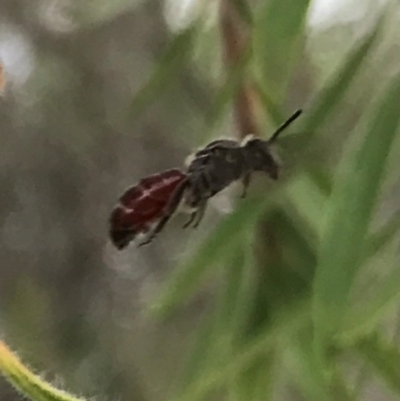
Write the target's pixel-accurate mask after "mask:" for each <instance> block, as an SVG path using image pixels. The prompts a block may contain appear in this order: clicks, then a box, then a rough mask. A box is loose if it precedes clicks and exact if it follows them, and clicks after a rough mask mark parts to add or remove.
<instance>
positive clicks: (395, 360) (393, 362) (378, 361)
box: [357, 335, 400, 396]
mask: <svg viewBox="0 0 400 401" xmlns="http://www.w3.org/2000/svg"><path fill="white" fill-rule="evenodd" d="M357 349H358V352H359V353H360V354H361V355H362V356H363V357H364V358H365V359H366V360H367V361H368V362H369V363H370V364H371V366H372V367H373V368H374V369H375V371H376V372H377V373H378V374H379V375H380V376H381V377H382V379H384V380H385V382H386V384H387V385H388V386H389V387H390V388H391V389H392V390H394V391H395V392H396V393H397V395H398V396H400V350H399V349H398V348H397V347H396V346H395V345H394V344H390V343H389V342H388V341H386V340H385V339H383V338H382V337H380V336H378V335H374V336H371V337H369V338H367V339H365V340H363V341H362V342H361V343H360V344H359V345H358V347H357Z"/></svg>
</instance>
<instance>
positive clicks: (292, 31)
mask: <svg viewBox="0 0 400 401" xmlns="http://www.w3.org/2000/svg"><path fill="white" fill-rule="evenodd" d="M309 3H310V1H309V0H296V1H293V0H270V1H268V2H265V3H264V4H263V5H262V7H261V8H260V10H258V11H257V18H256V24H255V29H254V57H255V61H256V67H257V68H259V69H260V72H261V76H262V77H263V83H264V85H265V87H266V88H268V92H269V94H270V96H271V98H272V99H273V101H274V103H275V104H280V103H281V101H282V99H283V95H284V93H285V90H286V86H287V84H288V81H289V79H290V74H291V71H292V69H293V66H294V62H295V59H296V57H297V56H298V55H299V53H300V47H299V39H302V36H303V33H304V25H305V24H304V23H305V18H306V14H307V10H308V6H309Z"/></svg>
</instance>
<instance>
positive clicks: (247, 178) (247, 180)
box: [241, 173, 251, 198]
mask: <svg viewBox="0 0 400 401" xmlns="http://www.w3.org/2000/svg"><path fill="white" fill-rule="evenodd" d="M250 179H251V174H250V173H246V174H245V175H244V177H243V179H242V184H243V191H242V195H241V198H245V197H246V196H247V189H248V188H249V185H250Z"/></svg>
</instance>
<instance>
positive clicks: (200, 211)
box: [193, 201, 207, 228]
mask: <svg viewBox="0 0 400 401" xmlns="http://www.w3.org/2000/svg"><path fill="white" fill-rule="evenodd" d="M206 209H207V201H203V202H202V203H201V204H200V205H199V208H198V209H197V211H196V215H195V218H196V221H195V222H194V224H193V228H197V227H198V226H199V224H200V223H201V221H202V220H203V217H204V213H205V211H206ZM193 220H194V219H193Z"/></svg>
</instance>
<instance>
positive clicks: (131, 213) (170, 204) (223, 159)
mask: <svg viewBox="0 0 400 401" xmlns="http://www.w3.org/2000/svg"><path fill="white" fill-rule="evenodd" d="M301 113H302V111H301V110H298V111H296V112H295V113H294V114H293V115H292V116H291V117H290V118H289V119H288V120H287V121H286V122H284V123H283V124H282V125H281V126H280V127H279V128H278V129H277V130H276V131H275V132H274V133H273V135H272V136H271V138H270V139H268V140H263V139H260V138H255V137H252V136H249V137H247V138H245V139H244V141H242V142H239V141H235V140H231V139H219V140H216V141H213V142H211V143H209V144H208V145H207V146H205V147H204V148H203V149H200V150H199V151H197V152H196V153H195V154H194V155H193V157H192V160H191V162H190V163H189V166H188V168H187V171H186V172H183V171H181V170H178V169H172V170H167V171H165V172H162V173H159V174H155V175H152V176H149V177H147V178H144V179H142V180H141V181H139V183H138V184H137V185H135V186H133V187H131V188H129V189H128V190H127V191H126V192H125V193H124V194H123V195H122V197H121V198H120V203H119V205H117V207H116V208H115V209H114V210H113V212H112V215H111V228H110V235H111V240H112V241H113V243H114V245H115V246H116V247H117V248H118V249H122V248H124V247H125V246H127V245H128V243H129V242H130V241H131V240H132V239H133V238H135V236H136V235H137V234H139V233H144V234H148V235H147V239H146V240H145V241H144V242H142V243H141V244H140V245H145V244H149V243H150V242H151V241H152V240H153V239H154V238H155V237H156V236H157V234H158V233H159V232H160V231H161V230H162V229H163V228H164V226H165V224H166V223H167V222H168V221H169V220H170V218H171V217H172V215H173V214H174V213H175V211H176V210H177V208H178V207H179V205H181V204H183V205H184V206H185V207H186V208H187V209H189V211H190V217H189V219H188V221H187V222H186V224H185V225H184V227H189V226H190V225H192V226H193V227H197V226H198V225H199V224H200V222H201V220H202V218H203V216H204V213H205V210H206V207H207V203H208V200H209V199H210V198H211V197H213V196H214V195H216V194H217V193H218V192H220V191H222V190H223V189H225V188H226V187H228V186H229V185H230V184H232V183H233V182H235V181H238V180H240V181H242V183H243V193H242V197H245V196H246V193H247V188H248V186H249V184H250V179H251V173H253V172H256V171H261V172H264V173H266V174H268V175H269V176H270V177H271V178H272V179H274V180H276V179H278V173H279V166H278V163H277V162H276V160H275V159H274V157H273V155H272V154H271V151H270V147H271V145H272V144H273V143H274V142H275V141H276V140H277V138H278V136H279V134H280V133H281V132H282V131H283V130H284V129H286V128H287V127H288V126H289V125H290V124H291V123H292V122H293V121H294V120H295V119H297V118H298V117H299V116H300V114H301Z"/></svg>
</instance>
